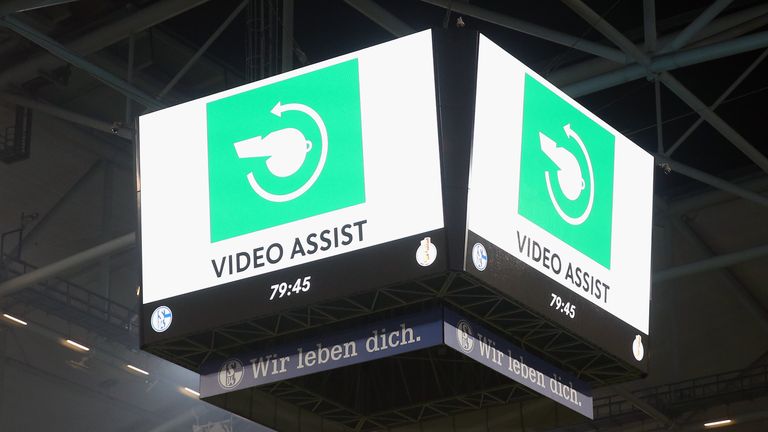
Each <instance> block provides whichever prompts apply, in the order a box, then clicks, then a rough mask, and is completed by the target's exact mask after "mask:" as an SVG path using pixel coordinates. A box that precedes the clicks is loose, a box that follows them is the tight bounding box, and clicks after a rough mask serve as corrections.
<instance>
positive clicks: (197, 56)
mask: <svg viewBox="0 0 768 432" xmlns="http://www.w3.org/2000/svg"><path fill="white" fill-rule="evenodd" d="M248 2H250V0H243V1H242V2H240V4H238V5H237V6H235V8H234V9H233V10H232V12H231V13H230V14H229V16H227V18H226V19H225V20H224V21H223V22H222V23H221V24H220V25H219V27H218V28H217V29H216V30H215V31H214V32H213V33H212V34H211V35H210V36H209V37H208V40H206V41H205V42H204V43H203V44H202V45H201V46H200V48H198V50H197V51H196V52H195V53H194V54H193V55H192V57H191V58H190V59H189V60H187V63H186V64H184V66H182V67H181V69H180V70H179V71H178V72H176V75H174V76H173V78H171V80H170V81H169V82H168V84H166V85H165V87H163V89H162V90H161V91H160V93H158V95H157V97H158V98H162V97H163V96H165V94H166V93H168V91H170V90H171V89H172V88H173V87H174V86H175V85H176V84H177V83H178V82H179V80H180V79H182V78H183V77H184V75H186V73H187V72H188V71H189V69H190V68H191V67H192V66H194V64H195V63H196V62H197V61H198V60H199V59H200V57H202V55H203V54H205V51H206V50H208V48H209V47H210V46H211V45H212V44H213V43H214V42H216V39H218V38H219V36H221V34H222V33H224V30H226V29H227V27H229V25H230V24H232V21H234V20H235V18H237V16H238V15H240V12H242V11H243V9H245V7H246V6H248Z"/></svg>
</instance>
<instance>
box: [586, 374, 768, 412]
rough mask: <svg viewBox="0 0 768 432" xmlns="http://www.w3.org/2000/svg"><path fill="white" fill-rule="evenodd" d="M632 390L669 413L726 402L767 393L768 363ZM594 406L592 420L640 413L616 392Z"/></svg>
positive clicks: (601, 399) (596, 401)
mask: <svg viewBox="0 0 768 432" xmlns="http://www.w3.org/2000/svg"><path fill="white" fill-rule="evenodd" d="M633 394H634V396H636V397H638V398H639V399H641V400H643V401H645V402H647V403H649V404H650V405H652V406H654V407H656V408H657V409H659V410H661V411H663V412H665V413H667V414H669V415H672V416H675V415H680V414H682V413H684V412H687V411H690V410H694V409H702V408H707V407H712V406H716V405H722V404H724V403H728V402H735V401H741V400H746V399H750V398H757V397H765V396H768V365H761V366H756V367H752V368H748V369H745V370H741V371H731V372H725V373H720V374H715V375H709V376H705V377H699V378H695V379H689V380H685V381H680V382H677V383H672V384H664V385H660V386H656V387H651V388H647V389H642V390H638V391H635V392H633ZM594 407H595V420H608V419H614V420H615V419H618V418H620V417H621V418H625V419H626V418H627V417H632V416H634V415H637V414H641V413H640V412H639V411H638V409H637V408H636V407H635V406H634V404H632V403H631V402H629V401H627V400H626V399H625V398H624V397H622V396H618V395H614V396H607V397H604V398H600V399H595V401H594Z"/></svg>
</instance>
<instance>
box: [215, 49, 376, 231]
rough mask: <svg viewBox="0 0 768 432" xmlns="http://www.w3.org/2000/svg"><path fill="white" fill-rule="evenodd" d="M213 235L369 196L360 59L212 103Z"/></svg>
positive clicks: (350, 203) (335, 207) (345, 204)
mask: <svg viewBox="0 0 768 432" xmlns="http://www.w3.org/2000/svg"><path fill="white" fill-rule="evenodd" d="M207 120H208V175H209V177H208V178H209V193H210V199H209V202H210V223H211V241H212V242H217V241H221V240H225V239H228V238H232V237H236V236H239V235H243V234H248V233H251V232H255V231H259V230H262V229H266V228H271V227H274V226H278V225H282V224H285V223H288V222H293V221H297V220H301V219H305V218H308V217H311V216H315V215H319V214H322V213H327V212H330V211H334V210H339V209H342V208H346V207H350V206H353V205H357V204H361V203H364V202H365V178H364V172H363V171H364V170H363V145H362V126H361V113H360V84H359V77H358V62H357V60H356V59H353V60H349V61H346V62H343V63H339V64H335V65H332V66H328V67H325V68H323V69H318V70H315V71H312V72H309V73H305V74H303V75H299V76H296V77H293V78H290V79H286V80H283V81H279V82H276V83H274V84H270V85H266V86H263V87H258V88H255V89H253V90H249V91H245V92H242V93H238V94H236V95H233V96H229V97H226V98H223V99H219V100H216V101H213V102H210V103H208V105H207Z"/></svg>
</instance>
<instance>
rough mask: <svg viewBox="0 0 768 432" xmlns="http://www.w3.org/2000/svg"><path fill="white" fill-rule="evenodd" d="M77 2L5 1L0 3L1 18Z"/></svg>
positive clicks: (56, 0)
mask: <svg viewBox="0 0 768 432" xmlns="http://www.w3.org/2000/svg"><path fill="white" fill-rule="evenodd" d="M75 1H77V0H33V1H30V0H4V1H0V16H3V15H7V14H11V13H16V12H25V11H28V10H34V9H40V8H44V7H48V6H56V5H60V4H65V3H73V2H75Z"/></svg>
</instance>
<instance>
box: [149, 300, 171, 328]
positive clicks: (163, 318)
mask: <svg viewBox="0 0 768 432" xmlns="http://www.w3.org/2000/svg"><path fill="white" fill-rule="evenodd" d="M171 321H173V312H171V308H169V307H168V306H160V307H158V308H157V309H155V311H154V312H152V316H151V317H150V318H149V323H150V324H151V325H152V330H154V331H156V332H158V333H162V332H164V331H166V330H168V327H170V326H171Z"/></svg>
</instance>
